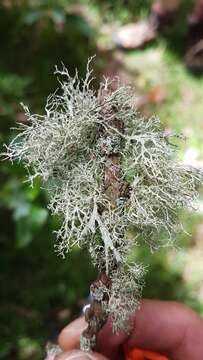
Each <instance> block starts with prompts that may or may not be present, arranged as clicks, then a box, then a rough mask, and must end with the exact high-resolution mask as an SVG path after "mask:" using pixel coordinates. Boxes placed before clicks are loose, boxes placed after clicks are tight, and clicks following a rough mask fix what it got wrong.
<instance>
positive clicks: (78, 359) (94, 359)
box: [56, 350, 107, 360]
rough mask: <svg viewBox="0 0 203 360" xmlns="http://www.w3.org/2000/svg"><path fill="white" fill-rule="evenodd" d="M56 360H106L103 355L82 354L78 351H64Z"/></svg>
mask: <svg viewBox="0 0 203 360" xmlns="http://www.w3.org/2000/svg"><path fill="white" fill-rule="evenodd" d="M56 360H107V358H105V357H104V356H103V355H101V354H98V353H95V352H94V353H93V352H92V353H84V352H83V351H80V350H73V351H66V352H64V353H63V354H61V355H58V356H57V357H56Z"/></svg>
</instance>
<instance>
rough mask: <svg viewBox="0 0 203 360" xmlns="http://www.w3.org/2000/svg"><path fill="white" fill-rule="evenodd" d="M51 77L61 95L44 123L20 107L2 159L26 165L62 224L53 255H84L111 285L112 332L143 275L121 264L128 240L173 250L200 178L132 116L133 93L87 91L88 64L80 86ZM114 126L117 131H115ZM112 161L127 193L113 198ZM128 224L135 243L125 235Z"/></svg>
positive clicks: (51, 101)
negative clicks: (78, 250) (79, 251)
mask: <svg viewBox="0 0 203 360" xmlns="http://www.w3.org/2000/svg"><path fill="white" fill-rule="evenodd" d="M56 74H58V75H59V76H60V80H59V83H60V89H59V91H57V92H56V93H55V94H53V95H51V96H49V97H48V99H47V104H46V107H45V114H44V115H43V116H40V115H36V114H30V112H29V110H28V108H27V107H24V108H25V111H26V114H27V118H28V124H26V125H25V124H20V125H19V129H20V130H21V131H20V133H19V134H18V135H17V136H16V137H15V138H14V140H13V141H12V142H11V143H10V145H9V146H8V147H7V156H8V157H9V158H10V159H11V160H12V161H13V160H16V159H17V160H19V161H22V162H23V163H24V165H25V166H26V168H27V169H28V177H29V180H30V181H31V183H32V182H33V179H34V178H35V177H38V176H40V177H41V178H42V180H43V187H46V189H47V190H48V192H49V199H50V202H49V209H50V210H51V212H52V213H53V214H57V215H59V216H61V217H62V219H63V223H62V226H61V228H60V229H59V230H58V231H57V242H56V245H55V246H56V250H57V251H58V252H59V253H60V254H62V255H65V254H66V253H67V252H68V251H69V250H70V249H71V247H72V246H73V245H76V244H77V245H79V246H81V247H83V246H84V247H87V248H88V249H89V251H90V254H91V256H92V259H93V262H94V263H95V264H96V265H97V267H98V268H99V269H100V270H101V269H102V270H103V269H105V271H106V273H107V274H108V275H109V277H110V278H111V281H112V287H111V290H110V300H109V305H108V308H107V312H108V313H109V314H110V315H111V317H112V319H113V324H114V329H115V330H116V331H117V330H119V329H120V328H122V327H123V326H125V324H126V321H127V319H128V317H129V314H130V313H131V312H132V311H133V310H134V309H135V307H136V306H137V304H138V299H139V294H140V289H141V287H142V282H141V283H140V279H142V274H143V271H144V270H143V268H142V267H141V266H138V265H135V264H134V265H131V266H129V265H127V256H128V253H129V251H130V249H131V248H132V247H133V245H134V243H135V239H136V241H142V240H143V241H145V242H147V243H148V244H149V246H150V247H151V248H152V249H154V248H155V249H156V248H158V247H159V246H165V245H167V244H168V243H172V242H173V241H174V234H176V232H177V231H178V228H179V227H180V223H179V218H178V211H179V209H182V208H193V207H194V206H195V203H196V199H197V191H196V188H197V186H198V185H199V184H200V183H201V181H202V178H203V176H202V173H200V172H198V171H197V170H196V169H194V168H192V167H189V166H186V165H183V164H181V163H180V162H177V161H175V160H174V151H175V149H176V146H175V145H174V144H173V143H172V137H171V136H168V135H166V134H165V133H164V131H163V129H162V127H161V124H160V121H159V119H158V118H156V117H151V118H146V117H143V116H142V115H140V114H139V113H138V112H137V111H135V109H134V108H133V106H131V104H132V96H133V92H132V90H131V89H130V87H128V86H123V85H122V84H120V83H119V81H118V80H114V81H117V87H116V90H113V91H111V90H110V89H111V82H110V81H109V80H106V79H104V81H103V82H102V83H101V84H100V87H99V89H98V91H97V90H94V89H93V87H92V86H91V82H92V70H90V67H89V63H88V66H87V74H86V77H85V78H84V79H83V80H80V79H79V77H78V74H77V73H76V74H75V76H73V77H72V76H70V74H69V73H68V71H67V69H66V68H65V67H63V68H62V70H61V71H60V70H58V69H57V68H56ZM114 88H115V86H114ZM115 117H116V121H118V122H120V124H122V126H120V127H119V126H115ZM114 154H115V155H116V154H119V163H118V164H117V165H116V164H114V166H115V168H116V167H117V169H115V173H116V170H118V171H117V172H119V178H117V179H116V183H117V185H118V184H120V185H122V186H123V184H127V187H128V191H127V193H125V189H121V186H120V188H119V191H117V192H116V187H115V186H114V180H115V179H114V180H112V182H111V181H109V185H108V186H106V187H105V185H104V184H105V176H106V172H105V169H106V168H107V167H108V161H109V156H110V155H111V156H113V155H114ZM115 194H116V195H115ZM126 194H127V195H126ZM129 225H130V227H131V229H133V232H134V234H135V236H134V240H132V239H130V238H129V237H128V236H127V232H128V231H127V230H128V227H129ZM160 234H162V236H160ZM160 239H161V240H160Z"/></svg>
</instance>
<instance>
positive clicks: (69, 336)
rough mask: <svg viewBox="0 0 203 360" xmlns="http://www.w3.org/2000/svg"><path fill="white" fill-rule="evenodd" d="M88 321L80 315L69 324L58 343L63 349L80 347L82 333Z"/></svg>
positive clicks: (60, 335)
mask: <svg viewBox="0 0 203 360" xmlns="http://www.w3.org/2000/svg"><path fill="white" fill-rule="evenodd" d="M86 326H87V323H86V322H85V319H84V317H80V318H78V319H76V320H74V321H73V322H72V323H70V324H69V325H67V326H66V327H65V328H64V329H63V330H62V331H61V333H60V334H59V337H58V344H59V346H60V347H61V349H62V350H63V351H68V350H72V349H78V348H79V344H80V335H81V333H82V331H83V330H84V329H85V328H86Z"/></svg>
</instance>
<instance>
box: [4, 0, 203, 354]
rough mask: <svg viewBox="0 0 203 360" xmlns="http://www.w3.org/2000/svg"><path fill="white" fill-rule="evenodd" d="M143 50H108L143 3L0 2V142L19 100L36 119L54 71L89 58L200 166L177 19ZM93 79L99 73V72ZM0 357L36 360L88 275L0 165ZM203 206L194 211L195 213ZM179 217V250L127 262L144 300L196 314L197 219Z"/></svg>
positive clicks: (37, 199) (12, 171)
mask: <svg viewBox="0 0 203 360" xmlns="http://www.w3.org/2000/svg"><path fill="white" fill-rule="evenodd" d="M190 6H191V3H190V2H189V1H185V2H184V4H183V7H182V10H181V11H182V16H181V15H180V21H179V22H178V23H177V25H176V26H174V27H173V28H172V29H169V30H167V31H166V32H165V34H164V35H162V36H160V37H159V38H158V40H156V42H154V43H153V44H152V45H149V46H148V47H147V48H146V49H144V50H139V51H138V50H137V51H131V52H129V53H122V52H121V51H118V50H116V49H114V47H113V44H112V40H111V34H112V32H113V31H114V30H115V28H116V26H118V25H120V24H122V23H126V22H128V21H134V20H138V19H139V18H143V17H146V16H147V14H148V12H149V8H150V1H147V0H146V1H145V2H143V1H142V0H138V1H124V0H119V1H117V0H116V1H113V0H110V1H107V0H105V1H102V2H101V1H96V0H95V1H89V0H81V1H78V2H77V3H75V2H73V1H67V0H59V1H51V0H16V1H15V0H13V1H12V0H10V1H9V0H2V1H1V5H0V33H1V56H0V142H1V145H3V143H7V142H8V141H10V139H11V138H12V136H13V135H14V133H15V130H14V131H13V132H11V131H10V127H15V124H16V121H17V122H25V121H26V118H25V116H24V113H23V111H22V108H21V106H20V102H21V101H23V102H24V103H25V104H28V105H29V107H30V108H31V111H32V112H38V113H40V112H42V109H43V105H44V102H45V98H46V97H47V95H48V94H49V93H50V92H53V90H55V88H56V86H57V85H56V79H55V78H54V76H53V71H54V65H55V64H58V65H59V64H60V62H61V61H62V62H64V64H65V65H66V66H67V67H68V68H69V69H70V71H71V72H72V71H74V69H75V67H77V68H78V69H79V71H80V73H83V71H84V69H85V66H86V61H87V58H88V57H89V56H91V55H93V54H97V58H96V70H97V72H98V74H101V73H102V72H104V73H105V74H109V75H119V76H120V77H121V79H122V80H123V81H126V82H130V83H132V84H133V85H134V86H135V89H136V91H137V95H138V97H137V106H138V107H139V108H140V110H141V111H143V112H145V113H148V114H151V113H156V114H157V115H159V116H160V117H161V119H162V121H163V123H164V125H165V127H166V128H167V129H172V130H174V131H182V132H183V133H184V134H185V135H186V136H187V137H188V140H187V141H186V142H183V145H182V146H181V151H180V156H181V158H182V159H183V160H184V161H187V162H190V163H194V164H195V165H198V166H200V165H201V164H202V161H203V142H202V136H203V121H202V118H203V101H202V96H203V93H202V88H203V78H194V77H193V76H192V75H190V74H189V73H188V72H187V70H186V69H185V68H184V65H183V62H182V58H183V51H184V46H183V39H184V34H185V33H186V23H185V22H184V15H185V13H186V12H187V10H189V8H190ZM98 76H99V75H98ZM0 185H1V187H0V225H1V231H0V234H1V235H0V246H1V255H0V256H1V260H0V288H1V298H0V323H1V327H0V339H1V341H0V344H1V345H0V359H11V358H12V359H16V360H17V359H19V360H28V359H40V358H42V357H43V348H44V345H45V342H46V341H47V339H52V340H54V338H56V336H57V333H58V331H59V329H60V328H61V327H62V326H63V325H64V324H65V323H67V322H68V321H70V319H71V318H73V317H74V316H76V314H77V313H78V312H79V311H80V307H81V305H82V303H83V301H84V299H85V298H86V296H87V295H88V286H89V284H90V282H91V280H92V279H93V278H94V277H95V270H94V269H93V268H92V266H91V265H90V261H89V258H88V255H87V254H86V253H85V252H84V251H80V250H79V249H75V250H74V251H73V252H72V253H71V254H70V255H69V256H68V257H67V259H65V260H62V259H61V258H58V257H57V256H56V254H55V253H54V247H53V241H54V236H53V234H52V231H53V230H54V229H56V228H57V226H58V222H59V221H60V220H59V219H54V218H50V216H49V214H48V211H47V210H46V193H45V192H44V191H42V190H40V180H39V179H38V180H37V181H36V182H35V186H34V187H33V188H31V187H29V185H28V184H27V183H26V182H25V170H24V169H23V168H22V166H21V165H20V164H14V165H12V164H10V163H8V162H1V178H0ZM202 207H203V206H202V205H201V204H200V210H201V208H202ZM200 210H199V211H198V212H197V213H196V214H183V215H182V217H183V224H184V227H185V229H186V231H187V232H189V233H190V234H191V236H188V235H187V234H186V233H184V232H183V233H182V234H181V236H179V241H178V244H179V245H180V246H181V247H182V248H181V250H180V251H179V250H178V251H176V250H168V249H166V250H165V249H163V250H162V251H161V252H159V253H157V254H153V255H152V254H150V252H149V250H148V249H146V248H144V247H143V246H142V244H140V246H139V247H136V249H135V252H134V254H132V257H133V258H136V259H138V261H142V262H144V263H145V264H146V265H149V268H148V273H147V276H146V287H145V290H144V296H147V297H153V298H161V299H175V300H178V301H182V302H185V303H188V304H189V305H191V306H193V307H194V308H196V309H197V310H198V311H199V312H200V313H203V295H202V294H203V288H202V285H201V283H202V279H203V267H202V256H203V245H202V244H201V240H202V237H203V220H202V212H201V211H200Z"/></svg>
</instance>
